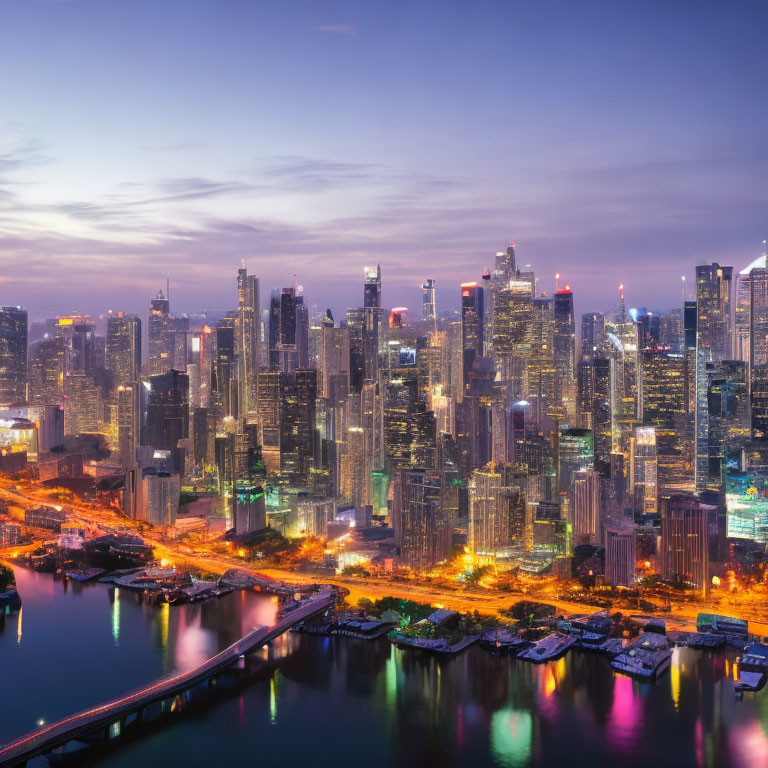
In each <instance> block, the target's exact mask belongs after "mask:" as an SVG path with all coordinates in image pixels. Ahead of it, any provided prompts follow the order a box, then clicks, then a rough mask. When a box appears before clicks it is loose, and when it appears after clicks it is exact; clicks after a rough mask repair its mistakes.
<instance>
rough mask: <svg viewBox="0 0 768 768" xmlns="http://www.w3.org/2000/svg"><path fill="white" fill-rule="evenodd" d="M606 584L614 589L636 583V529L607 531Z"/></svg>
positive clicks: (608, 528) (612, 528)
mask: <svg viewBox="0 0 768 768" xmlns="http://www.w3.org/2000/svg"><path fill="white" fill-rule="evenodd" d="M605 582H606V584H610V585H611V586H614V587H631V586H632V585H633V584H634V583H635V529H634V528H614V527H610V526H609V527H606V529H605Z"/></svg>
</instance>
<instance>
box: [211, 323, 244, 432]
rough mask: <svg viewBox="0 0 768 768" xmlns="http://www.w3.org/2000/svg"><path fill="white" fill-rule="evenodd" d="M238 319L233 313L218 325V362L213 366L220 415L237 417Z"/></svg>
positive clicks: (215, 399) (214, 391)
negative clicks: (236, 327)
mask: <svg viewBox="0 0 768 768" xmlns="http://www.w3.org/2000/svg"><path fill="white" fill-rule="evenodd" d="M236 324H237V318H236V317H234V316H233V315H232V313H230V314H228V315H225V316H224V317H222V318H221V319H220V320H219V321H218V322H217V323H216V360H215V362H214V366H213V384H212V387H211V390H212V395H213V398H214V402H215V405H216V407H217V408H218V411H219V414H220V415H221V416H222V417H224V416H234V417H237V415H238V414H239V403H238V401H237V349H236V344H237V331H236V329H235V326H236Z"/></svg>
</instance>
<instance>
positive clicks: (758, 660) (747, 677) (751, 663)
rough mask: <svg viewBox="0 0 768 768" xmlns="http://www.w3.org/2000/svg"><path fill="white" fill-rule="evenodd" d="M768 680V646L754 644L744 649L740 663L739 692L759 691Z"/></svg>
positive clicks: (737, 688)
mask: <svg viewBox="0 0 768 768" xmlns="http://www.w3.org/2000/svg"><path fill="white" fill-rule="evenodd" d="M766 679H768V645H763V644H762V643H753V644H752V645H748V646H747V647H746V648H745V649H744V655H743V656H742V657H741V661H739V681H738V682H737V683H736V690H737V691H759V690H760V689H762V687H763V686H764V685H765V681H766Z"/></svg>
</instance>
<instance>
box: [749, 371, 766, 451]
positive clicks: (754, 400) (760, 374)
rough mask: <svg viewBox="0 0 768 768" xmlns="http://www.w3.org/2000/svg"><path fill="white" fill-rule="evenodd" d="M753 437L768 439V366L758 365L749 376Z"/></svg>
mask: <svg viewBox="0 0 768 768" xmlns="http://www.w3.org/2000/svg"><path fill="white" fill-rule="evenodd" d="M749 391H750V406H751V407H750V413H751V417H750V418H751V428H752V437H754V438H755V439H756V440H766V439H768V365H756V366H754V367H753V368H752V369H751V370H750V374H749Z"/></svg>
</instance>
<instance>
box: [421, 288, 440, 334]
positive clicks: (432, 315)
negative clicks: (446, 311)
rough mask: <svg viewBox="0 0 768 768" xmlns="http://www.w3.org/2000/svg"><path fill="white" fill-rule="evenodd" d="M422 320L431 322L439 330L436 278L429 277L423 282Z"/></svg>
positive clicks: (434, 328) (433, 327) (433, 328)
mask: <svg viewBox="0 0 768 768" xmlns="http://www.w3.org/2000/svg"><path fill="white" fill-rule="evenodd" d="M421 321H422V322H424V323H430V324H431V326H432V330H435V331H436V330H437V304H436V303H435V278H434V277H428V278H427V279H426V280H425V281H424V282H423V283H422V284H421Z"/></svg>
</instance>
